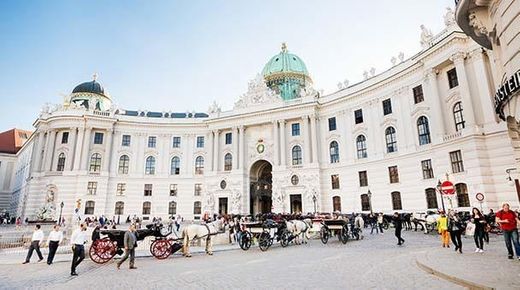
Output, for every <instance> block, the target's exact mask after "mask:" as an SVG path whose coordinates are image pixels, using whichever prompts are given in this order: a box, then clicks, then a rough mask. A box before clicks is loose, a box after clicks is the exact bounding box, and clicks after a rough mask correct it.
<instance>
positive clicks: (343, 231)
mask: <svg viewBox="0 0 520 290" xmlns="http://www.w3.org/2000/svg"><path fill="white" fill-rule="evenodd" d="M339 240H340V241H341V242H342V243H343V244H346V243H347V241H348V227H347V225H344V226H343V227H342V228H341V230H340V232H339Z"/></svg>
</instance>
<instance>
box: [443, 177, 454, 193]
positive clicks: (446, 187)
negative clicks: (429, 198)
mask: <svg viewBox="0 0 520 290" xmlns="http://www.w3.org/2000/svg"><path fill="white" fill-rule="evenodd" d="M441 191H442V193H444V194H453V193H455V187H453V183H451V181H449V180H446V181H444V182H443V183H442V184H441Z"/></svg>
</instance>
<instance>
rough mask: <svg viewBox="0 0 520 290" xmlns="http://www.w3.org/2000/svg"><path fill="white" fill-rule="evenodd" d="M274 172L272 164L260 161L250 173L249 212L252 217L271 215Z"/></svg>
mask: <svg viewBox="0 0 520 290" xmlns="http://www.w3.org/2000/svg"><path fill="white" fill-rule="evenodd" d="M272 171H273V167H272V165H271V163H269V162H268V161H265V160H258V161H256V162H255V163H254V164H253V165H252V166H251V170H250V173H249V180H250V185H249V196H250V200H249V201H250V202H249V212H250V213H251V214H252V215H257V214H264V213H270V212H271V209H272V205H273V200H272V184H273V181H272V179H273V178H272Z"/></svg>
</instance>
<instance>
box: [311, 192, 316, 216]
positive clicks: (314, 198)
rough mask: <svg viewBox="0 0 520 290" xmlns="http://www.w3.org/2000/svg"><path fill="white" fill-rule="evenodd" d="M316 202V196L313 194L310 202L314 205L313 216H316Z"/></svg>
mask: <svg viewBox="0 0 520 290" xmlns="http://www.w3.org/2000/svg"><path fill="white" fill-rule="evenodd" d="M316 200H317V198H316V195H315V194H314V195H313V196H312V202H313V203H314V215H316Z"/></svg>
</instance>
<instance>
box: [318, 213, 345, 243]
mask: <svg viewBox="0 0 520 290" xmlns="http://www.w3.org/2000/svg"><path fill="white" fill-rule="evenodd" d="M335 235H336V236H338V238H339V241H340V242H342V243H343V244H346V243H347V241H348V239H349V223H348V221H347V220H344V219H324V220H321V229H320V240H321V242H322V243H324V244H326V243H327V242H328V241H329V238H330V237H332V236H335Z"/></svg>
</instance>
